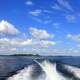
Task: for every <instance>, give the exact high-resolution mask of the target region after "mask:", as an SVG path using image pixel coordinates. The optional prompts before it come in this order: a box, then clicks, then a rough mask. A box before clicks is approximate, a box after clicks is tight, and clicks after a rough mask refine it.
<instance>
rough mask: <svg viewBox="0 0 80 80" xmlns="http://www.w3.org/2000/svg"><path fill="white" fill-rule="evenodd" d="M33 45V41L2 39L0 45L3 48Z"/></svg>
mask: <svg viewBox="0 0 80 80" xmlns="http://www.w3.org/2000/svg"><path fill="white" fill-rule="evenodd" d="M30 44H32V39H26V40H20V39H9V38H1V39H0V45H2V46H10V47H11V46H16V47H17V46H27V45H30Z"/></svg>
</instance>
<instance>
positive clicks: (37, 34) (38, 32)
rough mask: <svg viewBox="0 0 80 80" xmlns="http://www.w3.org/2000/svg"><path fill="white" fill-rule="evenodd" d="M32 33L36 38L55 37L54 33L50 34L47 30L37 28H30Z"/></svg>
mask: <svg viewBox="0 0 80 80" xmlns="http://www.w3.org/2000/svg"><path fill="white" fill-rule="evenodd" d="M30 34H31V35H32V36H33V37H34V38H36V39H49V38H53V37H54V35H51V34H49V33H48V32H47V31H46V30H42V29H37V28H30Z"/></svg>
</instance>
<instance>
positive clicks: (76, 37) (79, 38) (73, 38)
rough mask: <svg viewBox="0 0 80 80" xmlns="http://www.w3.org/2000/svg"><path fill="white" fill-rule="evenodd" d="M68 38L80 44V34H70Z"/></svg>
mask: <svg viewBox="0 0 80 80" xmlns="http://www.w3.org/2000/svg"><path fill="white" fill-rule="evenodd" d="M67 38H68V39H70V40H73V41H76V42H80V34H78V35H72V34H68V35H67Z"/></svg>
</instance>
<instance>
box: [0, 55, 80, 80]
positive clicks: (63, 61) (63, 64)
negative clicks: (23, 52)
mask: <svg viewBox="0 0 80 80" xmlns="http://www.w3.org/2000/svg"><path fill="white" fill-rule="evenodd" d="M79 75H80V57H79V56H75V57H72V56H47V57H34V56H32V57H29V56H0V80H80V76H79Z"/></svg>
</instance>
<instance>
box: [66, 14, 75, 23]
mask: <svg viewBox="0 0 80 80" xmlns="http://www.w3.org/2000/svg"><path fill="white" fill-rule="evenodd" d="M65 18H66V19H67V20H68V21H69V22H74V21H76V18H77V17H76V16H75V15H66V16H65Z"/></svg>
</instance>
